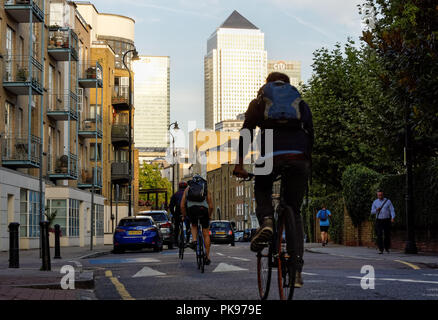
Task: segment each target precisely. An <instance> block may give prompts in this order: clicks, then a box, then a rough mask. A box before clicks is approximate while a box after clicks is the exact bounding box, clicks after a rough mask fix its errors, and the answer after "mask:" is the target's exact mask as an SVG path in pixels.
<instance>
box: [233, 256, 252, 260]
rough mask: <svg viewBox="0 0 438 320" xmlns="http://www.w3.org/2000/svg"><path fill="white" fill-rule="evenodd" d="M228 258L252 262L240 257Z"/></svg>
mask: <svg viewBox="0 0 438 320" xmlns="http://www.w3.org/2000/svg"><path fill="white" fill-rule="evenodd" d="M228 258H231V259H235V260H240V261H251V260H249V259H245V258H239V257H230V256H228Z"/></svg>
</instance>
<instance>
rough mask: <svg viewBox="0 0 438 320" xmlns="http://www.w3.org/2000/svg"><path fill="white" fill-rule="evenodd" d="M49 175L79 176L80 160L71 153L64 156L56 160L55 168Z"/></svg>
mask: <svg viewBox="0 0 438 320" xmlns="http://www.w3.org/2000/svg"><path fill="white" fill-rule="evenodd" d="M49 174H52V175H69V176H71V177H77V176H78V158H77V156H76V155H74V154H71V153H69V154H68V155H67V154H65V155H62V156H61V157H59V158H58V159H57V160H56V164H55V168H54V170H53V171H52V172H50V173H49Z"/></svg>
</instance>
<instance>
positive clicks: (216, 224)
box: [211, 222, 231, 229]
mask: <svg viewBox="0 0 438 320" xmlns="http://www.w3.org/2000/svg"><path fill="white" fill-rule="evenodd" d="M211 228H216V229H231V226H230V224H229V223H228V222H213V223H212V224H211Z"/></svg>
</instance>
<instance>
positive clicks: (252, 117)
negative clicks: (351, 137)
mask: <svg viewBox="0 0 438 320" xmlns="http://www.w3.org/2000/svg"><path fill="white" fill-rule="evenodd" d="M256 127H259V128H260V129H261V130H260V131H261V132H260V134H261V140H262V143H263V140H264V134H265V131H266V130H267V129H272V133H273V139H272V140H273V141H272V144H273V145H272V147H273V154H272V155H271V159H272V160H273V170H272V172H271V173H269V174H266V175H257V174H256V177H255V186H254V191H255V198H256V204H257V208H256V215H257V219H258V220H259V224H260V228H259V229H258V230H257V231H256V233H255V235H254V237H253V238H252V240H251V251H254V252H260V251H262V250H263V248H264V247H265V246H266V243H267V242H268V241H269V239H271V237H272V234H273V214H274V208H273V206H272V185H273V181H274V179H275V178H276V177H277V175H278V174H277V173H278V171H279V169H280V168H281V167H285V168H287V170H285V171H286V172H285V174H286V177H285V179H284V181H285V182H286V183H285V184H286V185H285V186H284V187H285V194H286V202H287V205H288V206H290V207H291V208H292V209H293V212H294V216H295V230H294V231H295V232H294V234H296V239H297V240H296V246H297V249H296V250H297V254H296V267H297V274H296V281H295V286H296V287H301V286H302V284H303V281H302V278H301V271H302V268H303V264H304V261H303V253H304V230H303V224H302V218H301V213H300V207H301V203H302V201H303V198H304V193H305V190H306V188H307V182H308V178H309V175H310V163H311V152H312V147H313V141H314V132H313V122H312V114H311V111H310V108H309V107H308V105H307V104H306V103H305V102H304V100H302V99H301V95H300V93H299V92H298V90H297V89H296V88H295V87H294V86H292V85H291V84H290V80H289V77H288V76H287V75H286V74H283V73H280V72H272V73H270V74H269V75H268V77H267V79H266V84H265V85H264V86H263V87H261V88H260V90H259V92H258V96H257V98H256V99H254V100H253V101H251V103H250V104H249V106H248V110H247V111H246V113H245V121H244V123H243V126H242V129H241V137H240V141H239V160H238V161H239V162H238V164H237V165H236V167H235V170H234V174H235V175H236V176H238V177H240V178H247V177H248V172H247V171H246V170H245V169H244V167H243V159H244V157H245V155H246V154H247V153H248V148H249V143H250V142H249V141H246V140H245V139H243V136H242V130H244V129H247V130H250V133H251V140H252V139H253V134H252V133H253V130H254V129H255V128H256ZM265 143H271V142H270V141H265ZM261 156H262V157H264V158H265V159H268V156H269V155H267V156H266V155H265V154H264V149H263V148H262V150H261ZM265 156H266V157H265ZM256 167H257V164H256ZM286 237H287V238H288V236H287V234H286ZM290 247H292V246H289V245H288V251H289V250H290ZM289 253H290V254H291V252H289Z"/></svg>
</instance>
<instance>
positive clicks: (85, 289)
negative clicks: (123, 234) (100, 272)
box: [0, 245, 112, 300]
mask: <svg viewBox="0 0 438 320" xmlns="http://www.w3.org/2000/svg"><path fill="white" fill-rule="evenodd" d="M111 250H112V246H111V245H106V246H96V247H94V248H93V250H90V248H89V247H88V246H87V247H61V259H54V258H53V257H54V252H55V251H54V248H51V249H50V261H51V270H50V271H41V270H40V269H41V266H42V260H41V259H40V253H39V250H38V249H30V250H20V254H19V268H9V252H8V251H2V252H0V300H94V299H96V298H95V296H94V293H93V289H94V273H93V271H91V270H87V269H86V268H83V266H82V263H81V260H82V259H88V258H96V257H99V256H103V255H106V254H109V253H110V251H111ZM64 266H71V267H67V269H68V271H66V270H63V273H61V269H62V268H63V267H64ZM72 270H74V279H75V281H74V289H67V290H63V289H62V287H61V280H62V278H63V277H64V276H67V275H69V276H70V275H71V272H70V271H72ZM64 282H65V283H66V284H69V283H70V280H65V281H64Z"/></svg>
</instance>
